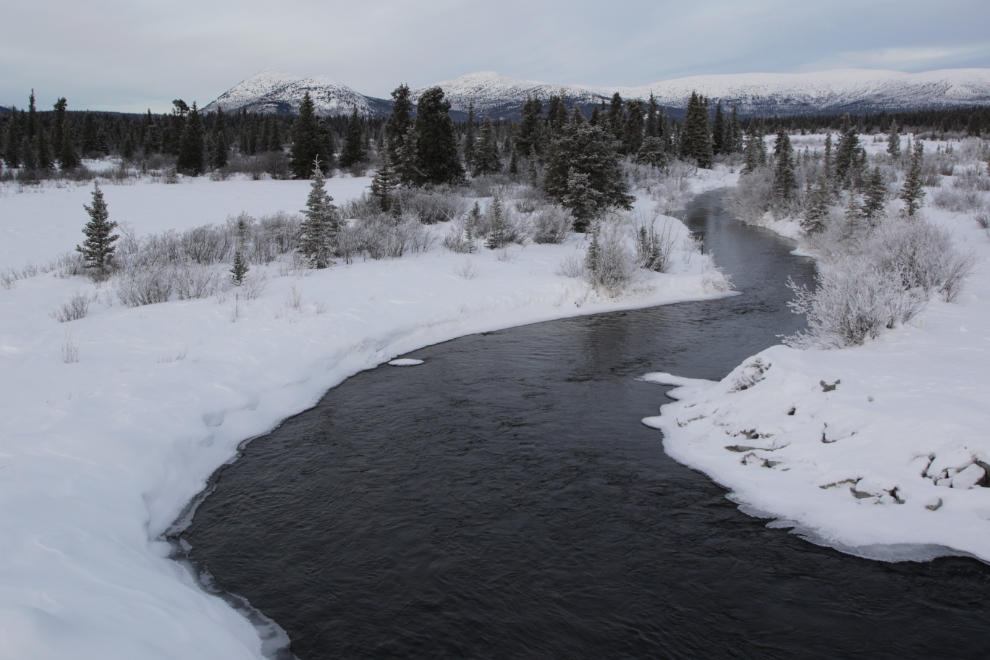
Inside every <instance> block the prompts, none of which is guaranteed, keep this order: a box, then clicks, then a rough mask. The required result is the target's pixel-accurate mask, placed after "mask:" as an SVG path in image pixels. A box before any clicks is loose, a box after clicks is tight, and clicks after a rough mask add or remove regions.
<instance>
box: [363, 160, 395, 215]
mask: <svg viewBox="0 0 990 660" xmlns="http://www.w3.org/2000/svg"><path fill="white" fill-rule="evenodd" d="M398 183H399V180H398V175H397V174H396V171H395V168H394V167H393V166H392V159H391V158H390V157H389V155H388V151H384V152H383V153H382V163H381V165H380V166H379V167H378V171H377V172H375V177H374V178H373V179H372V180H371V191H370V194H371V198H372V199H376V200H378V206H379V208H381V210H382V212H384V213H387V212H389V211H390V210H392V203H393V201H394V199H395V189H396V187H397V186H398Z"/></svg>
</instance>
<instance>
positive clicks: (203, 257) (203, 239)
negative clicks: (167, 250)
mask: <svg viewBox="0 0 990 660" xmlns="http://www.w3.org/2000/svg"><path fill="white" fill-rule="evenodd" d="M233 238H234V237H233V236H231V234H230V232H229V231H228V230H227V228H226V227H217V226H215V225H205V226H203V227H195V228H193V229H188V230H186V231H184V232H182V234H181V236H180V237H179V242H180V245H181V250H182V252H183V253H184V254H185V256H186V258H188V259H190V260H192V261H194V262H196V263H198V264H204V265H205V264H214V263H217V262H218V261H224V260H226V259H227V257H228V256H229V255H230V254H231V253H232V251H233V249H234V241H233Z"/></svg>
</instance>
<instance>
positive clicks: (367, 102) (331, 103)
mask: <svg viewBox="0 0 990 660" xmlns="http://www.w3.org/2000/svg"><path fill="white" fill-rule="evenodd" d="M306 92H309V95H310V98H311V99H313V105H314V107H315V109H316V112H317V114H319V115H343V114H350V113H351V111H352V109H353V108H355V107H356V108H357V110H358V114H359V115H361V116H363V117H369V116H375V115H385V114H388V113H389V112H390V111H391V109H392V103H391V101H385V100H382V99H376V98H373V97H370V96H364V95H363V94H359V93H358V92H355V91H354V90H353V89H351V88H350V87H347V86H346V85H341V84H340V83H338V82H336V81H334V80H331V79H330V78H326V77H324V76H317V77H314V78H300V77H298V76H294V75H292V74H291V73H284V72H282V71H276V70H275V69H265V70H264V71H261V72H260V73H256V74H255V75H253V76H251V77H250V78H248V79H247V80H244V81H243V82H240V83H238V84H237V85H235V86H234V87H232V88H231V89H230V90H229V91H227V92H225V93H224V94H222V95H221V96H220V98H218V99H217V100H216V101H213V102H212V103H210V104H208V105H207V106H206V107H204V108H203V111H204V112H216V110H217V108H222V109H223V111H224V112H234V111H237V110H242V109H246V110H248V111H249V112H260V113H268V112H274V113H279V114H295V113H297V112H299V106H300V105H301V104H302V101H303V97H304V96H305V94H306Z"/></svg>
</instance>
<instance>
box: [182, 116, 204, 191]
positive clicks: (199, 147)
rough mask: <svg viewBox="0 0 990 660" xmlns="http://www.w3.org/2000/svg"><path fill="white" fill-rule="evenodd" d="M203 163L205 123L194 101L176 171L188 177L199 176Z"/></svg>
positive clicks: (185, 128)
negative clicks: (201, 119)
mask: <svg viewBox="0 0 990 660" xmlns="http://www.w3.org/2000/svg"><path fill="white" fill-rule="evenodd" d="M203 161H204V158H203V122H202V121H200V118H199V111H198V110H197V109H196V102H195V101H194V102H193V104H192V109H191V110H190V111H189V116H188V117H187V118H186V122H185V127H184V128H183V131H182V140H181V142H180V143H179V157H178V159H176V161H175V169H177V170H178V171H179V172H181V173H182V174H186V175H188V176H199V175H200V174H202V173H203Z"/></svg>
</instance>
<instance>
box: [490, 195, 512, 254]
mask: <svg viewBox="0 0 990 660" xmlns="http://www.w3.org/2000/svg"><path fill="white" fill-rule="evenodd" d="M487 213H488V218H489V224H490V225H491V228H492V229H491V232H490V233H489V234H488V240H486V241H485V247H486V248H488V249H489V250H498V249H499V248H503V247H505V246H506V245H508V243H509V231H508V227H507V226H506V222H505V210H504V209H503V208H502V200H501V199H499V196H498V195H497V194H496V195H495V196H494V197H493V198H492V203H491V204H490V205H489V206H488V209H487Z"/></svg>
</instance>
